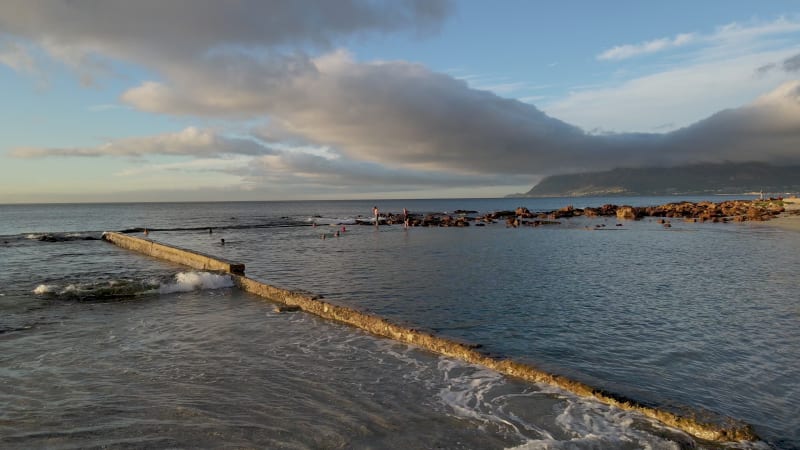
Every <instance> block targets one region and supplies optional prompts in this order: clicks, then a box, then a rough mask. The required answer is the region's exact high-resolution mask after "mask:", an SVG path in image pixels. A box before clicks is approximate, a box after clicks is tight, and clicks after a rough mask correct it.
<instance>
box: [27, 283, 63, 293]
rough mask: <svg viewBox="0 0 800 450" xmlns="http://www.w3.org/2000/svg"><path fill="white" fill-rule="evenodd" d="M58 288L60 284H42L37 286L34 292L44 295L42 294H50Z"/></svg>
mask: <svg viewBox="0 0 800 450" xmlns="http://www.w3.org/2000/svg"><path fill="white" fill-rule="evenodd" d="M56 289H58V286H53V285H52V284H40V285H39V286H36V289H34V290H33V293H34V294H37V295H42V294H49V293H51V292H55V290H56Z"/></svg>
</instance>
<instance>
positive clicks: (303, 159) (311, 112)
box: [0, 0, 800, 203]
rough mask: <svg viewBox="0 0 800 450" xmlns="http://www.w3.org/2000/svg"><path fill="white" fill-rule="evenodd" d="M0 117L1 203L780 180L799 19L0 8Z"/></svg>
mask: <svg viewBox="0 0 800 450" xmlns="http://www.w3.org/2000/svg"><path fill="white" fill-rule="evenodd" d="M0 99H2V101H0V123H2V124H3V126H2V133H0V203H41V202H129V201H239V200H304V199H308V200H312V199H382V198H450V197H502V196H504V195H507V194H511V193H516V192H526V191H527V190H529V189H530V188H531V187H532V186H533V185H535V184H536V183H537V182H538V181H540V180H541V179H542V178H543V177H546V176H548V175H554V174H563V173H578V172H585V171H597V170H606V169H611V168H615V167H653V166H679V165H685V164H695V163H720V162H751V161H759V162H768V163H773V164H795V163H798V164H800V4H798V3H797V2H796V1H780V0H774V1H769V2H754V1H735V0H731V1H716V0H707V1H703V2H696V1H682V0H673V1H670V2H642V1H609V2H596V1H589V0H587V1H569V0H564V1H558V2H555V1H530V0H520V1H517V0H502V1H496V2H489V1H468V0H463V1H458V0H455V1H450V0H392V1H380V0H336V1H328V0H319V1H317V0H231V1H219V0H169V1H161V0H137V1H135V2H134V1H128V0H105V1H100V0H96V1H88V0H60V1H59V0H4V1H3V2H0Z"/></svg>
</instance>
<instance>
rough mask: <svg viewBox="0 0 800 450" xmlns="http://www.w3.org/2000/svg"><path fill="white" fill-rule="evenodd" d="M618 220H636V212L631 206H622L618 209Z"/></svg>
mask: <svg viewBox="0 0 800 450" xmlns="http://www.w3.org/2000/svg"><path fill="white" fill-rule="evenodd" d="M617 219H625V220H633V219H636V210H635V209H634V208H633V207H630V206H621V207H619V208H618V209H617Z"/></svg>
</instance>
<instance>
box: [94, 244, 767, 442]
mask: <svg viewBox="0 0 800 450" xmlns="http://www.w3.org/2000/svg"><path fill="white" fill-rule="evenodd" d="M103 239H104V240H106V241H108V242H111V243H114V244H115V245H118V246H120V247H123V248H126V249H129V250H134V251H137V252H139V253H143V254H145V255H149V256H153V257H156V258H160V259H164V260H167V261H171V262H175V263H179V264H184V265H187V266H189V267H193V268H195V269H201V270H215V271H222V272H227V273H230V274H231V275H232V277H233V280H234V283H235V284H236V285H237V286H238V287H240V288H241V289H243V290H244V291H247V292H250V293H253V294H256V295H258V296H261V297H263V298H266V299H268V300H271V301H274V302H278V303H282V304H284V305H288V306H292V307H294V308H299V309H301V310H303V311H306V312H309V313H312V314H315V315H317V316H319V317H322V318H325V319H329V320H335V321H337V322H341V323H345V324H348V325H352V326H354V327H358V328H361V329H363V330H365V331H368V332H370V333H372V334H375V335H377V336H383V337H387V338H390V339H394V340H397V341H401V342H406V343H409V344H413V345H416V346H417V347H420V348H423V349H426V350H429V351H432V352H435V353H439V354H441V355H445V356H449V357H453V358H458V359H461V360H463V361H466V362H469V363H472V364H479V365H482V366H485V367H488V368H490V369H493V370H496V371H498V372H500V373H503V374H506V375H510V376H513V377H516V378H521V379H523V380H527V381H532V382H536V383H547V384H550V385H554V386H558V387H560V388H562V389H564V390H567V391H570V392H573V393H575V394H577V395H580V396H584V397H592V398H595V399H597V400H599V401H601V402H603V403H606V404H609V405H612V406H616V407H619V408H622V409H626V410H633V411H638V412H639V413H641V414H643V415H645V416H648V417H651V418H654V419H657V420H659V421H661V422H663V423H664V424H666V425H669V426H672V427H675V428H679V429H681V430H684V431H686V432H687V433H689V434H692V435H694V436H696V437H698V438H701V439H705V440H709V441H741V440H756V439H758V437H757V436H756V435H755V433H754V432H753V430H752V428H751V427H750V426H749V425H747V424H744V423H741V422H735V421H731V420H728V421H726V422H725V423H718V421H713V420H711V421H709V420H708V419H704V418H702V417H697V416H698V415H697V414H695V415H688V414H687V415H678V414H675V413H673V412H670V411H663V410H660V409H658V408H653V407H650V406H645V405H642V404H640V403H638V402H636V401H635V400H632V399H627V398H624V397H622V396H619V395H615V394H612V393H609V392H605V391H603V390H600V389H596V388H593V387H591V386H589V385H587V384H584V383H581V382H578V381H575V380H571V379H569V378H566V377H563V376H559V375H553V374H550V373H547V372H544V371H542V370H539V369H537V368H535V367H533V366H531V365H528V364H523V363H519V362H515V361H513V360H509V359H500V358H496V357H492V356H489V355H486V354H484V353H482V352H480V350H479V347H478V346H474V345H468V344H464V343H460V342H455V341H452V340H449V339H446V338H442V337H439V336H435V335H433V334H430V333H427V332H422V331H419V330H415V329H413V328H409V327H405V326H401V325H397V324H394V323H392V322H390V321H388V320H386V319H383V318H381V317H377V316H373V315H369V314H365V313H363V312H360V311H358V310H355V309H352V308H348V307H345V306H339V305H334V304H332V303H328V302H326V301H323V300H321V297H319V296H314V295H310V294H308V293H306V292H300V291H290V290H287V289H282V288H279V287H275V286H271V285H269V284H266V283H262V282H260V281H256V280H253V279H250V278H247V277H246V276H244V264H241V263H235V262H231V261H225V260H222V259H218V258H214V257H212V256H209V255H204V254H202V253H198V252H194V251H190V250H186V249H182V248H178V247H171V246H168V245H164V244H159V243H157V242H153V241H150V240H146V239H141V238H137V237H133V236H129V235H126V234H122V233H115V232H106V233H104V234H103Z"/></svg>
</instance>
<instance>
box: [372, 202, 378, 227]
mask: <svg viewBox="0 0 800 450" xmlns="http://www.w3.org/2000/svg"><path fill="white" fill-rule="evenodd" d="M372 215H374V216H375V228H378V224H379V223H380V212H379V211H378V207H377V206H373V207H372Z"/></svg>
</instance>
